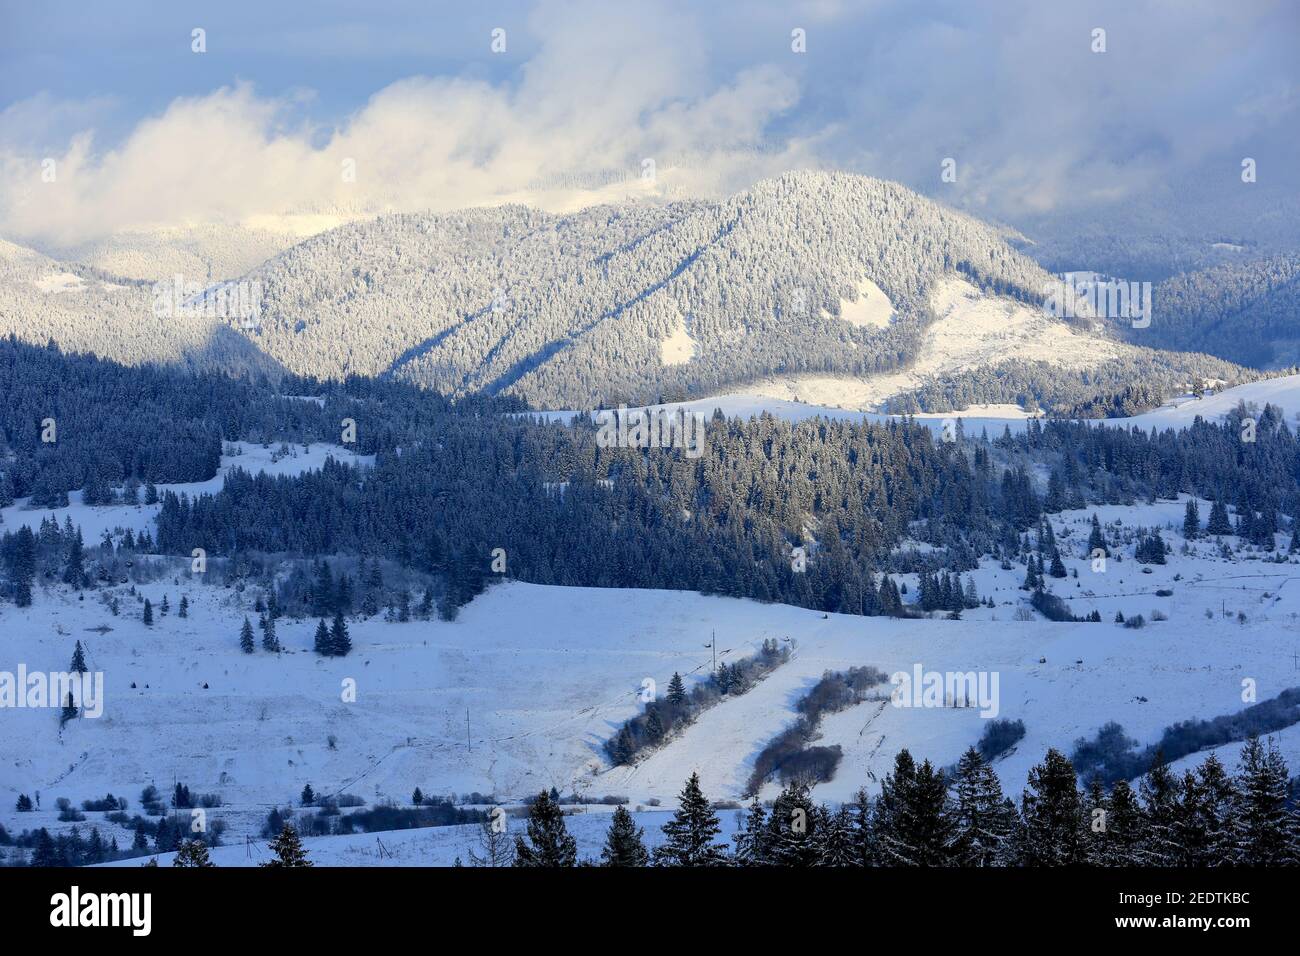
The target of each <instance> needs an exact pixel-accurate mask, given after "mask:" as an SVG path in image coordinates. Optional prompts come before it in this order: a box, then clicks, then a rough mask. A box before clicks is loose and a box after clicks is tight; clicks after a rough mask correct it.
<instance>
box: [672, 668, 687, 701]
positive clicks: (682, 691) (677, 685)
mask: <svg viewBox="0 0 1300 956" xmlns="http://www.w3.org/2000/svg"><path fill="white" fill-rule="evenodd" d="M685 702H686V685H685V684H683V683H682V675H681V674H679V673H677V672H676V671H673V676H672V680H670V681H669V682H668V703H670V704H683V703H685Z"/></svg>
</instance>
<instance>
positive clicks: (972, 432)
mask: <svg viewBox="0 0 1300 956" xmlns="http://www.w3.org/2000/svg"><path fill="white" fill-rule="evenodd" d="M827 381H828V382H831V381H837V382H844V381H847V380H840V379H835V380H831V379H828V380H827ZM805 397H806V396H805ZM834 397H838V396H832V398H834ZM1241 402H1245V403H1246V404H1247V406H1249V405H1252V404H1253V405H1255V406H1256V410H1257V411H1261V410H1263V407H1264V405H1265V404H1266V403H1271V404H1273V405H1275V406H1277V407H1278V408H1280V409H1282V411H1283V412H1284V413H1285V417H1286V418H1287V420H1288V421H1289V422H1290V423H1291V424H1292V425H1293V426H1294V424H1295V422H1296V420H1297V419H1298V418H1300V375H1286V376H1282V377H1280V378H1272V379H1266V380H1264V381H1260V382H1249V383H1247V384H1245V385H1237V386H1234V387H1232V388H1227V389H1224V390H1223V391H1220V392H1216V393H1215V394H1213V395H1209V396H1206V397H1204V398H1199V399H1198V398H1194V397H1192V396H1191V395H1184V396H1181V397H1180V398H1178V399H1175V400H1174V401H1172V402H1170V403H1168V404H1167V405H1163V406H1161V407H1160V408H1157V409H1153V410H1152V411H1149V412H1144V413H1143V414H1141V415H1134V416H1132V417H1130V418H1107V419H1087V421H1089V422H1091V423H1093V424H1096V425H1105V426H1109V427H1124V428H1127V427H1130V426H1136V427H1140V428H1144V429H1150V428H1158V429H1164V428H1175V429H1177V428H1186V427H1188V426H1189V425H1191V424H1192V422H1193V421H1194V420H1195V419H1196V417H1197V416H1198V415H1199V416H1200V417H1202V418H1204V419H1205V420H1207V421H1219V420H1221V419H1222V418H1223V416H1224V415H1226V414H1228V413H1229V412H1231V411H1233V410H1234V409H1235V408H1236V407H1237V406H1238V404H1239V403H1241ZM646 407H647V408H650V409H654V410H659V409H668V410H670V411H671V410H676V409H682V410H685V411H687V412H690V413H695V414H704V415H712V414H713V412H714V410H715V409H721V410H722V413H723V414H724V415H726V416H727V417H729V418H731V417H740V418H749V417H752V416H755V415H761V414H763V413H764V412H766V413H767V414H769V415H772V416H774V417H776V418H782V419H786V420H787V421H794V422H799V421H804V420H806V419H809V418H815V417H818V416H820V417H822V418H827V419H832V420H841V419H843V420H849V421H872V422H883V421H887V420H889V419H890V418H898V417H899V416H896V415H894V416H891V415H883V414H880V413H878V412H869V411H860V410H856V409H854V408H851V407H845V406H843V405H831V404H818V403H817V402H815V401H798V400H795V399H792V398H788V397H775V396H773V395H771V394H765V393H763V392H761V391H745V392H733V393H728V394H724V395H717V396H714V397H712V398H700V399H695V400H693V401H689V402H670V403H665V404H663V405H651V406H646ZM533 414H535V415H536V416H537V417H540V418H542V419H546V420H553V421H570V420H572V418H573V417H574V416H575V415H577V414H580V413H578V412H575V411H571V410H570V411H548V412H536V413H533ZM912 417H913V418H914V419H915V420H916V421H917V422H918V423H920V424H923V425H926V426H928V427H929V428H931V429H932V430H937V429H940V428H942V427H943V423H944V422H945V421H947V420H949V419H952V420H960V421H961V422H962V427H963V429H964V430H965V433H966V434H967V435H969V436H972V437H975V436H978V435H979V434H980V431H981V429H983V430H985V431H987V432H988V434H989V436H990V437H993V438H996V437H997V436H998V435H1001V434H1002V431H1003V429H1004V428H1010V429H1011V432H1012V433H1013V434H1019V433H1021V432H1023V431H1024V429H1025V425H1026V423H1027V422H1028V420H1029V419H1030V418H1031V417H1036V416H1031V415H1029V414H1028V413H1026V412H1025V411H1024V409H1022V408H1020V407H1018V406H1015V405H972V406H971V407H970V408H967V409H964V410H961V411H953V412H924V413H920V414H917V415H913V416H912Z"/></svg>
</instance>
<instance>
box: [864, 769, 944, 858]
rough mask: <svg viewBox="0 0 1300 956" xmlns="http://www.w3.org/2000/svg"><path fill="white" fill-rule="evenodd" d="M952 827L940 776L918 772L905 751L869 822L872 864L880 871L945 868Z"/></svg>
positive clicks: (938, 772)
mask: <svg viewBox="0 0 1300 956" xmlns="http://www.w3.org/2000/svg"><path fill="white" fill-rule="evenodd" d="M951 833H952V821H951V817H950V815H949V811H948V787H947V781H946V780H945V779H944V774H943V771H942V770H936V769H935V768H934V767H933V766H932V765H931V763H930V761H928V760H926V761H924V762H923V763H922V764H921V765H920V766H919V767H918V766H917V765H916V762H915V761H914V760H913V759H912V755H911V754H910V753H908V752H907V751H906V750H901V751H899V753H898V755H897V756H896V757H895V758H894V769H893V771H892V772H891V773H889V774H887V775H886V777H885V780H884V783H883V784H882V785H881V791H880V796H879V797H878V798H877V800H876V805H875V813H874V815H873V819H872V836H873V837H874V843H875V850H876V853H877V862H878V863H880V864H881V865H884V866H944V865H946V864H947V863H948V862H949V850H948V848H949V845H950V843H951V839H952V837H951Z"/></svg>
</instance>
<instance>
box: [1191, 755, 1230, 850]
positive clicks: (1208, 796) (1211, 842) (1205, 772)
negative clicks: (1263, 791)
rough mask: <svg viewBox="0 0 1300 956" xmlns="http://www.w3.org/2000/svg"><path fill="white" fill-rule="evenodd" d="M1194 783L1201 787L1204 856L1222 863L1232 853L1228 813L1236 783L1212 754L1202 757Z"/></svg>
mask: <svg viewBox="0 0 1300 956" xmlns="http://www.w3.org/2000/svg"><path fill="white" fill-rule="evenodd" d="M1196 782H1197V785H1198V786H1199V787H1200V790H1201V814H1202V826H1203V828H1204V831H1205V849H1206V855H1207V859H1208V860H1209V862H1210V865H1213V866H1222V865H1224V864H1226V863H1228V862H1230V860H1231V856H1232V815H1233V810H1234V807H1235V805H1236V800H1237V786H1236V783H1235V781H1234V780H1233V779H1232V776H1231V775H1230V774H1229V773H1228V771H1227V768H1225V767H1224V766H1223V764H1222V763H1221V762H1220V761H1219V758H1218V757H1216V756H1215V755H1214V754H1210V755H1209V756H1208V757H1206V758H1205V759H1204V760H1203V761H1201V765H1200V766H1199V767H1197V768H1196Z"/></svg>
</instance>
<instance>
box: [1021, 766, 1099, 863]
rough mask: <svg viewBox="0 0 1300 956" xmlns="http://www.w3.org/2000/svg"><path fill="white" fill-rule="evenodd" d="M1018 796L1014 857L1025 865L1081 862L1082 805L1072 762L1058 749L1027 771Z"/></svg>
mask: <svg viewBox="0 0 1300 956" xmlns="http://www.w3.org/2000/svg"><path fill="white" fill-rule="evenodd" d="M1028 783H1029V786H1028V788H1027V789H1026V790H1025V791H1024V793H1023V795H1022V796H1021V799H1020V815H1021V817H1022V819H1023V821H1024V825H1023V827H1022V828H1021V830H1020V847H1019V852H1018V854H1017V855H1018V857H1019V859H1020V862H1021V864H1022V865H1025V866H1065V865H1069V864H1077V863H1082V862H1083V845H1082V842H1083V838H1082V833H1081V826H1082V806H1081V802H1080V800H1079V791H1078V788H1077V783H1076V777H1075V772H1074V765H1073V764H1071V763H1070V761H1069V760H1068V759H1067V758H1066V756H1065V755H1064V754H1062V753H1061V752H1060V751H1059V750H1056V749H1055V748H1052V749H1051V750H1048V751H1047V757H1046V758H1045V759H1044V761H1043V762H1042V763H1040V764H1038V765H1036V766H1035V767H1033V768H1032V769H1031V770H1030V771H1029V781H1028Z"/></svg>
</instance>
